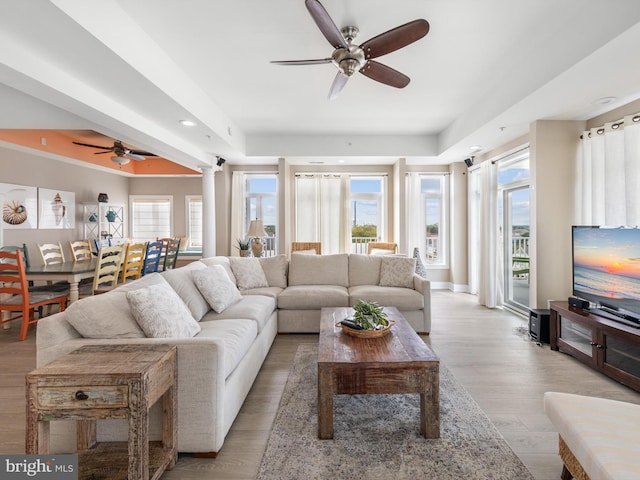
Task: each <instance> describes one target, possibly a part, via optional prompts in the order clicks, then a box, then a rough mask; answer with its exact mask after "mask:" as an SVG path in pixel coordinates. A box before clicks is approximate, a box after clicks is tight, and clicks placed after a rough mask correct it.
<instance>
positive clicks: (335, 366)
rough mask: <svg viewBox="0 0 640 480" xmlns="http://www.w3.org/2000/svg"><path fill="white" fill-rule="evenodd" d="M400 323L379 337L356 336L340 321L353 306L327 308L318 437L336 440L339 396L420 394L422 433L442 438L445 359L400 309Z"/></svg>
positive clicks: (395, 316) (395, 314) (394, 314)
mask: <svg viewBox="0 0 640 480" xmlns="http://www.w3.org/2000/svg"><path fill="white" fill-rule="evenodd" d="M385 311H386V312H387V314H388V316H389V319H390V320H394V321H395V325H394V326H393V327H392V329H391V332H390V333H388V334H387V335H385V336H384V337H380V338H371V339H364V338H355V337H352V336H349V335H347V334H345V333H343V332H342V329H341V328H340V327H336V323H338V322H339V321H341V320H343V319H344V318H346V317H347V316H351V315H353V310H352V309H351V308H323V309H322V312H321V319H320V342H319V348H318V437H319V438H321V439H329V438H333V396H334V395H336V394H386V393H419V394H420V434H421V435H424V437H425V438H440V385H439V378H440V377H439V367H440V360H439V359H438V357H437V356H436V354H435V353H433V351H432V350H431V349H430V348H429V347H428V346H427V345H426V344H425V343H424V341H423V340H422V339H421V338H420V337H419V336H418V334H417V333H416V332H415V330H414V329H413V328H412V327H411V325H409V322H407V320H406V319H405V318H404V317H403V316H402V314H401V313H400V312H399V311H398V309H397V308H395V307H385Z"/></svg>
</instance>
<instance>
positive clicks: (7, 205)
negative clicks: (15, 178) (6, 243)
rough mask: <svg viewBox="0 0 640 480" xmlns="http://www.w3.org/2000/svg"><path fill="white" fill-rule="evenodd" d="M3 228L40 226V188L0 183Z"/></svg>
mask: <svg viewBox="0 0 640 480" xmlns="http://www.w3.org/2000/svg"><path fill="white" fill-rule="evenodd" d="M0 194H1V195H0V198H2V202H0V203H2V228H4V229H6V230H11V229H19V228H38V189H37V188H36V187H30V186H27V185H14V184H11V183H0Z"/></svg>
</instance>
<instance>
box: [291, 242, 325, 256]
mask: <svg viewBox="0 0 640 480" xmlns="http://www.w3.org/2000/svg"><path fill="white" fill-rule="evenodd" d="M310 250H315V254H316V255H322V243H321V242H292V243H291V253H293V252H305V253H311V252H310Z"/></svg>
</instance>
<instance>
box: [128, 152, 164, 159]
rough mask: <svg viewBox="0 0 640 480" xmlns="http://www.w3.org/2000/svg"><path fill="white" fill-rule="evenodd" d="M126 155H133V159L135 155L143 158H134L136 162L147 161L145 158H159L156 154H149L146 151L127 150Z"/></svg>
mask: <svg viewBox="0 0 640 480" xmlns="http://www.w3.org/2000/svg"><path fill="white" fill-rule="evenodd" d="M126 153H127V155H131V158H133V155H137V156H138V157H142V158H134V160H145V158H144V157H157V155H156V154H155V153H151V152H147V151H145V150H127V152H126Z"/></svg>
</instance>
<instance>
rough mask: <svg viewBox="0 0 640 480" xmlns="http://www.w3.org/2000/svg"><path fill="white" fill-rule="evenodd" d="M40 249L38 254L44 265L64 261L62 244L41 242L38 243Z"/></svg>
mask: <svg viewBox="0 0 640 480" xmlns="http://www.w3.org/2000/svg"><path fill="white" fill-rule="evenodd" d="M38 249H39V250H40V256H41V257H42V261H43V262H44V264H45V265H56V264H58V263H64V252H63V251H62V245H61V244H60V242H58V243H42V244H40V243H39V244H38Z"/></svg>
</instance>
